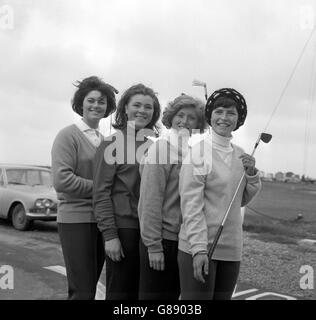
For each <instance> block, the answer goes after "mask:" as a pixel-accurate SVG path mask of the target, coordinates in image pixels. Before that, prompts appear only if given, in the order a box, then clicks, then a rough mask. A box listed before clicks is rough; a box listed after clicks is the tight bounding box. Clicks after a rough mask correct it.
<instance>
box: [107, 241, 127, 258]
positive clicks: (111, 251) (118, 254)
mask: <svg viewBox="0 0 316 320" xmlns="http://www.w3.org/2000/svg"><path fill="white" fill-rule="evenodd" d="M104 247H105V253H106V255H107V256H108V257H109V258H110V259H111V260H113V261H121V259H122V258H124V257H125V256H124V252H123V248H122V245H121V241H120V239H119V238H114V239H112V240H109V241H105V243H104Z"/></svg>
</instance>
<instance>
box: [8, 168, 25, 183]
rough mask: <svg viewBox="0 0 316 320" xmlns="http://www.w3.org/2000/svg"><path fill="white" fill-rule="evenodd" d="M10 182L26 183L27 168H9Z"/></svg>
mask: <svg viewBox="0 0 316 320" xmlns="http://www.w3.org/2000/svg"><path fill="white" fill-rule="evenodd" d="M7 179H8V184H17V185H19V184H21V185H23V184H24V185H25V184H26V170H24V169H7Z"/></svg>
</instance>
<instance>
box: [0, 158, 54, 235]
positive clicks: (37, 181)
mask: <svg viewBox="0 0 316 320" xmlns="http://www.w3.org/2000/svg"><path fill="white" fill-rule="evenodd" d="M57 203H58V200H57V194H56V191H55V189H54V188H53V186H52V177H51V171H50V169H49V167H43V166H27V165H8V164H0V218H5V219H9V220H11V221H12V224H13V226H14V228H16V229H18V230H27V229H29V228H30V226H31V224H32V222H33V221H34V220H45V221H55V220H56V217H57Z"/></svg>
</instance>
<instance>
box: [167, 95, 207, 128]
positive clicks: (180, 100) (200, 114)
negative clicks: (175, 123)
mask: <svg viewBox="0 0 316 320" xmlns="http://www.w3.org/2000/svg"><path fill="white" fill-rule="evenodd" d="M187 107H192V108H194V109H195V112H196V115H197V118H198V122H199V123H198V127H197V128H196V129H200V130H201V131H202V132H203V131H204V129H205V128H206V123H205V118H204V103H203V102H202V101H200V100H198V99H195V98H193V97H191V96H188V95H186V94H183V93H182V94H181V95H180V96H178V97H177V98H175V99H174V100H173V101H171V102H169V103H168V106H167V107H166V108H165V109H164V111H163V114H162V119H161V122H162V124H163V125H164V126H165V127H166V128H167V129H170V128H171V126H172V119H173V117H174V116H175V115H176V114H177V113H178V112H179V110H181V109H182V108H187Z"/></svg>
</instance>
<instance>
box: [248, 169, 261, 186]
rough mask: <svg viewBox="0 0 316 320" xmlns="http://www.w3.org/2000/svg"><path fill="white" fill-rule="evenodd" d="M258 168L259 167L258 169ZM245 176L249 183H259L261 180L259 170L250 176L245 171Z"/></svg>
mask: <svg viewBox="0 0 316 320" xmlns="http://www.w3.org/2000/svg"><path fill="white" fill-rule="evenodd" d="M256 170H257V169H256ZM245 177H246V179H247V182H249V183H257V182H259V180H260V176H259V171H258V170H257V171H256V174H255V175H253V176H249V175H248V174H247V173H245Z"/></svg>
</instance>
